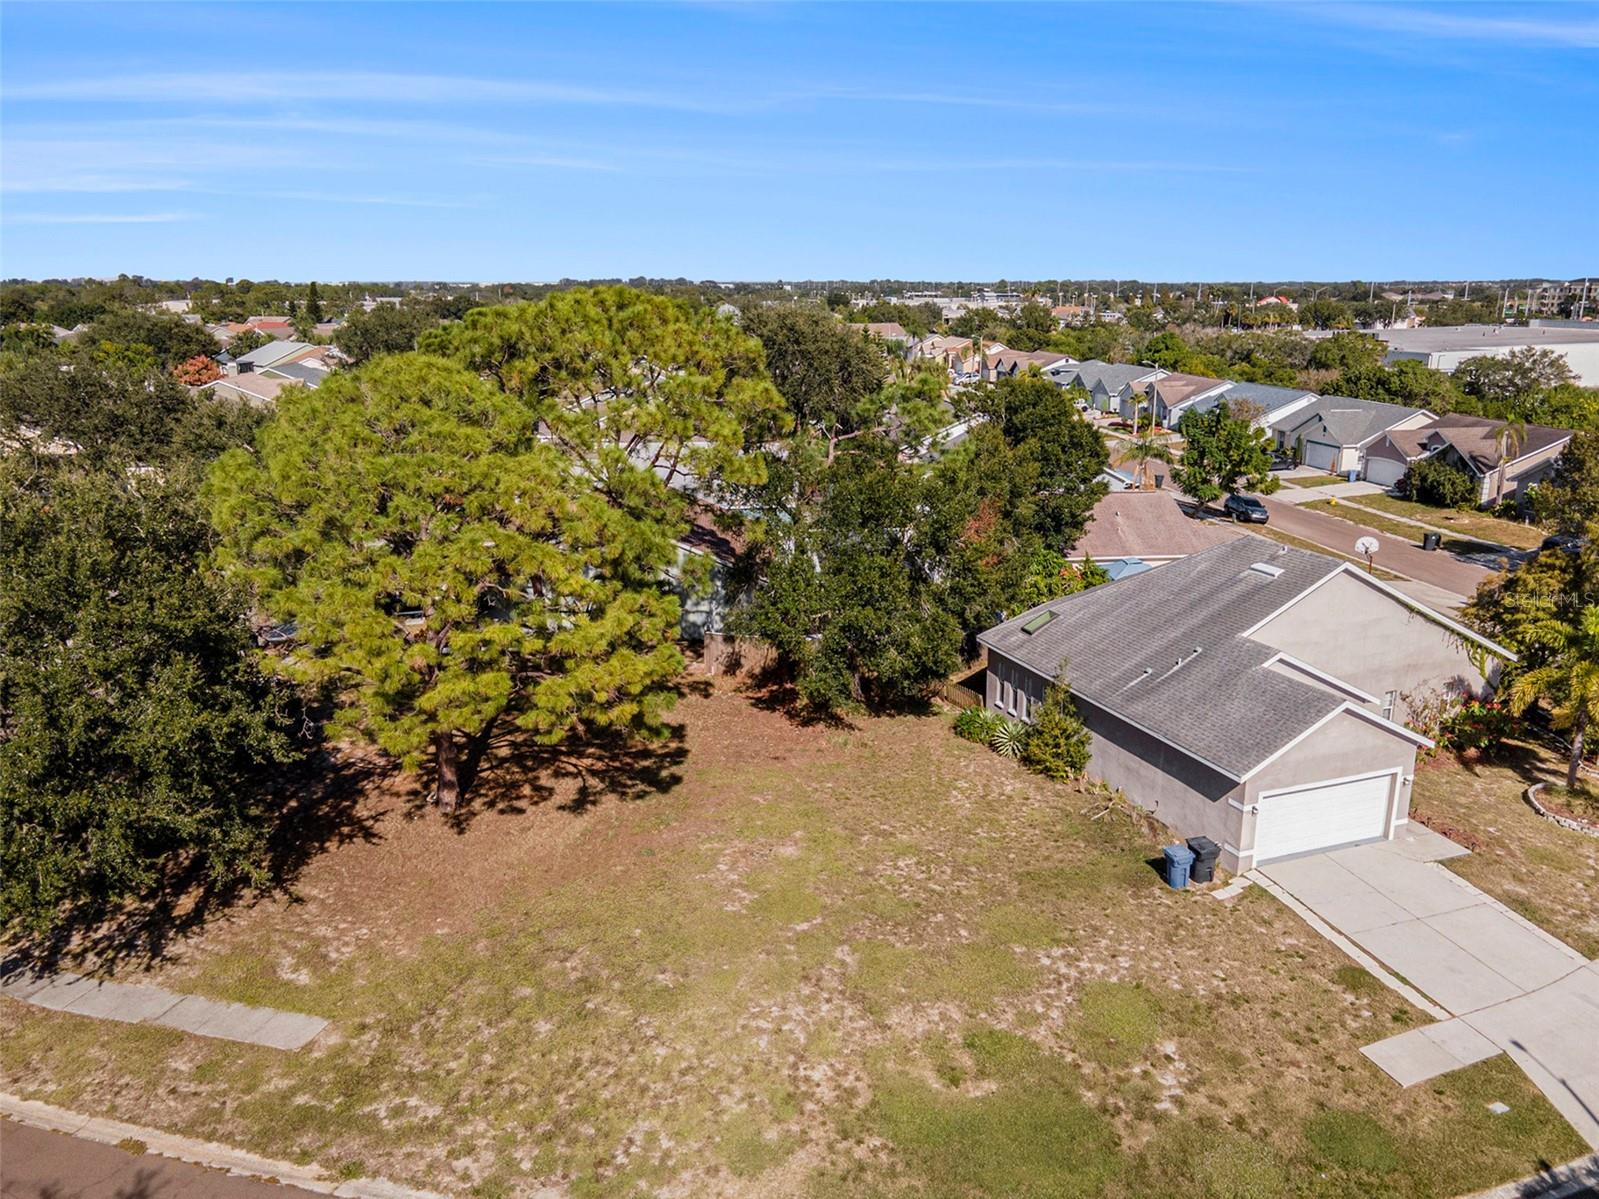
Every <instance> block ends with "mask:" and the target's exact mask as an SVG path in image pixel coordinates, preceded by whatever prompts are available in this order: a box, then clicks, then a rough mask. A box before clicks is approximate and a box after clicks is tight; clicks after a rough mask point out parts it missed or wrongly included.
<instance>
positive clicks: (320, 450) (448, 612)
mask: <svg viewBox="0 0 1599 1199" xmlns="http://www.w3.org/2000/svg"><path fill="white" fill-rule="evenodd" d="M429 344H430V346H432V347H433V348H434V349H436V350H439V351H443V352H446V353H449V354H451V355H452V356H453V357H454V358H455V359H456V361H450V360H448V359H446V358H442V357H439V356H437V355H435V354H419V353H412V354H400V355H386V356H383V357H380V358H376V359H374V360H373V361H371V362H370V363H368V364H367V365H366V366H365V367H363V368H361V369H360V370H358V371H354V372H350V373H342V372H341V373H339V374H336V375H334V376H333V377H332V378H330V379H329V380H328V381H327V382H326V383H324V384H323V385H322V386H321V387H320V388H318V389H317V390H315V391H294V390H293V389H290V390H286V391H285V392H284V393H282V394H281V395H280V397H279V403H278V412H277V416H276V418H275V419H274V420H273V421H271V422H270V423H269V424H268V425H267V426H265V427H264V428H263V430H262V431H261V434H260V437H259V439H258V443H257V453H256V454H255V455H254V456H251V455H249V454H245V453H242V452H241V453H233V454H229V455H226V456H224V457H223V458H222V459H221V460H220V461H219V462H218V464H217V467H216V469H215V470H214V471H213V475H212V484H211V490H210V497H211V506H212V513H213V518H214V520H215V521H216V524H217V527H218V528H219V530H221V532H222V534H223V538H224V543H223V547H222V550H221V551H220V554H219V557H220V558H221V560H222V561H223V562H224V564H225V565H227V566H228V567H229V568H230V569H231V570H233V571H236V572H238V573H239V574H240V575H241V576H242V577H245V578H247V579H249V580H250V581H251V583H252V584H253V585H254V586H255V588H256V591H257V594H258V595H259V597H260V602H261V604H262V606H263V607H264V608H265V609H266V610H267V611H268V612H269V613H271V615H272V616H273V617H274V618H275V619H278V620H281V621H290V622H293V623H294V624H295V625H296V626H297V641H296V648H295V651H294V652H293V653H292V654H290V655H288V656H286V657H284V658H281V659H279V660H278V661H277V663H276V667H277V669H278V670H279V671H280V672H281V673H283V674H285V675H286V676H288V677H290V678H292V679H295V680H296V681H298V682H300V683H302V684H306V685H311V686H318V687H325V688H327V689H328V690H329V691H330V692H331V693H332V694H333V695H334V697H335V699H336V705H337V708H336V715H335V718H334V721H333V729H334V731H335V732H339V733H349V734H360V735H363V736H365V737H368V738H370V739H371V740H373V741H375V742H376V743H377V744H378V745H379V746H381V747H382V748H383V749H385V750H386V751H387V752H389V753H391V754H393V755H394V756H395V757H397V758H399V759H400V760H401V761H402V762H403V763H404V764H405V765H406V766H407V767H411V768H414V767H416V766H418V765H420V763H421V762H422V761H423V759H424V758H425V757H426V756H427V755H428V754H429V753H431V754H432V755H433V757H434V761H435V764H436V769H437V783H436V786H435V797H436V799H437V801H438V802H439V804H440V805H441V806H442V807H444V808H445V809H446V810H453V809H454V807H455V806H456V805H457V804H458V803H459V802H460V799H461V797H462V794H463V793H464V791H465V789H466V787H467V785H468V784H469V783H470V781H471V776H472V774H473V771H474V767H475V763H476V761H477V758H478V755H480V754H481V752H482V749H483V746H484V745H485V744H486V742H487V740H488V738H489V737H490V736H491V735H492V733H493V731H494V730H495V728H496V727H497V726H502V725H503V724H505V723H513V724H514V725H515V726H516V727H519V728H521V729H523V730H526V731H527V732H528V733H529V734H530V735H532V736H533V737H535V738H536V739H538V740H539V741H541V742H544V743H546V744H556V743H559V742H561V741H563V740H565V739H567V738H570V737H574V736H579V735H582V734H584V733H587V732H591V731H595V730H617V731H623V732H626V733H629V734H637V735H645V736H648V735H653V734H656V733H658V732H659V731H660V729H661V717H662V715H663V713H664V712H665V710H666V709H667V707H668V706H669V705H670V703H671V702H672V700H673V697H674V694H675V691H674V684H675V681H676V678H677V675H678V674H679V672H680V671H681V668H682V662H683V660H682V655H681V653H680V652H679V650H678V648H677V645H676V636H677V621H678V604H677V600H676V599H675V598H674V597H673V596H672V595H671V594H670V593H669V591H668V589H667V586H666V584H665V583H664V582H663V579H662V574H663V572H664V571H665V570H666V569H668V568H669V567H671V566H673V565H675V563H676V561H677V549H676V544H675V539H676V538H677V537H678V536H679V535H680V534H681V533H682V531H683V530H684V528H685V527H686V521H685V510H686V507H687V500H686V499H685V498H684V496H683V495H682V494H681V493H680V491H678V490H677V489H675V488H674V487H673V486H672V483H673V482H676V481H680V480H681V478H688V479H692V480H694V481H695V482H696V485H697V486H701V487H708V488H714V487H716V486H717V485H719V484H720V483H721V482H722V481H724V480H726V481H733V482H745V483H748V482H757V481H758V480H759V479H760V477H761V473H762V470H763V463H762V460H761V458H760V456H759V455H758V454H757V453H753V452H751V448H752V441H753V437H754V435H753V434H752V432H751V429H752V428H753V427H755V426H757V425H760V424H762V423H763V422H764V423H766V424H776V423H779V422H780V420H781V418H782V416H783V412H782V407H781V401H780V399H779V397H778V396H777V394H776V392H775V390H774V389H773V388H772V386H771V384H770V383H769V382H768V381H767V380H766V378H765V376H764V374H763V372H762V369H761V357H760V348H759V346H758V345H757V344H756V343H755V342H754V341H753V340H751V339H750V338H748V337H745V336H744V335H743V334H741V333H740V332H739V331H738V330H737V328H736V327H734V326H732V325H731V324H728V323H726V322H716V321H714V320H711V319H709V318H708V317H707V316H706V315H705V314H703V313H702V312H700V311H699V310H696V309H692V308H690V307H688V306H686V305H683V304H680V303H679V302H677V301H671V300H666V299H664V298H662V297H655V296H645V295H642V294H641V293H637V292H631V291H629V290H628V289H625V288H607V289H599V290H597V291H593V292H587V291H575V292H563V293H559V294H558V295H555V296H552V297H550V298H549V299H548V300H545V301H542V302H539V303H536V304H521V305H512V306H505V307H500V308H495V309H488V310H477V311H474V312H472V313H470V314H468V317H467V320H466V321H465V322H464V323H463V324H462V325H460V326H457V327H453V328H451V329H449V330H440V331H438V332H436V333H434V334H430V341H429Z"/></svg>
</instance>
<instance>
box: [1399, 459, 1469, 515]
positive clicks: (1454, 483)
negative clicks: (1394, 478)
mask: <svg viewBox="0 0 1599 1199" xmlns="http://www.w3.org/2000/svg"><path fill="white" fill-rule="evenodd" d="M1397 490H1398V491H1399V494H1400V495H1402V496H1404V497H1405V499H1407V500H1415V501H1416V502H1417V503H1419V504H1431V505H1432V506H1433V507H1434V508H1469V507H1471V506H1472V504H1473V503H1475V501H1476V499H1477V485H1476V484H1475V483H1474V482H1472V479H1471V476H1470V475H1468V474H1467V473H1466V472H1465V471H1463V470H1457V469H1456V468H1455V467H1453V466H1450V465H1449V464H1448V463H1447V462H1440V461H1439V460H1438V459H1436V458H1423V459H1422V460H1421V461H1420V462H1417V463H1415V464H1414V465H1412V466H1411V468H1410V469H1409V470H1407V471H1406V472H1405V473H1404V477H1403V478H1401V479H1400V480H1399V486H1398V489H1397Z"/></svg>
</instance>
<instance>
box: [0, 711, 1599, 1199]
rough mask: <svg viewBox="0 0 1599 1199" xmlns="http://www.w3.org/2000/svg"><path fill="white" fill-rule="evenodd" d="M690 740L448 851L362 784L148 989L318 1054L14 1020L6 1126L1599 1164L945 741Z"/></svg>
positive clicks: (555, 1186)
mask: <svg viewBox="0 0 1599 1199" xmlns="http://www.w3.org/2000/svg"><path fill="white" fill-rule="evenodd" d="M681 716H682V718H683V720H684V722H685V727H684V730H683V739H682V743H681V747H680V755H679V756H680V758H681V760H680V761H674V762H670V763H669V764H667V765H666V766H664V767H661V768H660V771H661V772H660V773H659V774H658V775H657V779H656V781H657V784H658V785H657V786H656V788H655V789H654V790H652V791H648V790H647V791H643V792H637V791H635V792H632V793H631V795H632V797H631V798H621V797H619V796H617V795H615V794H611V793H608V792H607V791H605V790H603V789H601V788H598V787H595V786H592V785H590V786H589V787H588V789H587V791H585V789H584V786H585V779H587V780H588V782H589V783H590V784H592V782H593V778H592V776H591V775H587V774H583V775H579V776H577V777H568V778H566V779H563V780H561V781H559V782H557V783H552V784H550V789H549V790H547V791H546V790H539V789H531V790H526V791H520V790H519V784H517V783H515V781H514V780H507V779H504V778H502V779H501V780H499V783H498V787H497V790H495V791H494V792H492V793H491V794H493V796H494V797H495V799H496V804H497V810H495V811H490V812H484V813H481V814H480V815H478V816H477V818H476V819H475V820H473V821H472V822H471V823H470V824H469V825H468V826H467V827H466V828H465V829H464V830H463V831H460V832H453V831H450V830H448V829H446V828H445V827H444V826H443V825H442V824H441V823H440V821H439V820H438V818H437V817H436V816H434V815H432V814H425V815H422V816H421V817H420V818H415V817H414V816H413V815H411V814H410V808H409V805H408V799H409V798H410V797H409V794H408V793H407V792H406V791H405V789H404V788H403V787H402V786H400V785H398V784H397V783H393V782H390V783H389V784H388V785H381V784H371V785H369V788H368V791H367V793H366V795H365V797H364V799H363V801H362V802H363V805H364V809H363V810H364V811H365V812H366V813H367V814H368V815H369V816H370V817H371V818H372V820H373V824H372V828H371V830H370V832H369V834H368V835H367V836H365V837H361V838H356V839H354V840H352V841H350V842H349V843H347V844H344V845H342V846H341V847H339V848H337V849H335V850H332V851H330V852H329V853H327V854H326V855H324V856H323V857H321V858H320V859H318V860H317V861H315V862H314V863H313V864H312V865H311V866H310V867H309V868H308V869H307V870H306V871H305V872H304V873H303V874H302V875H301V877H300V880H299V883H298V886H297V894H296V895H295V896H294V897H292V898H283V899H273V900H268V901H263V902H261V903H259V904H257V905H256V906H254V907H252V908H249V909H244V910H239V911H237V912H235V913H234V914H233V915H232V916H231V917H230V918H228V919H227V920H225V921H222V922H217V923H213V924H212V925H211V926H210V927H208V928H207V929H205V930H204V931H203V932H202V933H200V934H198V935H196V936H195V937H193V938H191V939H190V940H189V942H187V943H186V944H184V945H181V946H179V947H177V948H176V949H175V950H174V953H173V955H172V957H171V958H170V960H168V961H166V962H164V963H162V964H160V965H159V966H158V968H157V969H156V970H155V971H154V974H155V976H156V977H157V978H158V979H159V980H160V981H162V982H164V983H166V984H168V985H171V986H175V987H178V988H180V989H184V990H189V991H194V992H203V993H204V994H207V995H211V996H215V997H218V998H226V999H234V1000H242V1001H248V1002H253V1003H266V1004H275V1005H278V1006H281V1007H285V1008H294V1009H300V1010H305V1011H311V1012H317V1013H320V1014H323V1015H326V1016H328V1017H329V1018H330V1019H331V1020H332V1021H333V1027H332V1028H331V1029H330V1030H329V1032H328V1033H326V1034H324V1036H323V1037H322V1038H321V1039H319V1041H318V1042H317V1043H316V1044H315V1045H313V1046H311V1047H309V1048H308V1049H307V1050H304V1051H302V1052H300V1053H298V1054H284V1053H279V1052H274V1051H271V1050H265V1049H258V1048H253V1047H248V1046H242V1045H235V1044H229V1043H226V1042H218V1041H210V1040H205V1039H202V1038H196V1037H190V1036H185V1035H182V1034H179V1033H176V1032H168V1031H164V1030H160V1029H149V1028H136V1027H128V1026H118V1025H110V1024H104V1023H100V1022H95V1021H91V1020H87V1019H82V1018H76V1017H72V1016H67V1015H62V1014H58V1013H51V1012H45V1011H39V1010H37V1009H33V1008H28V1007H25V1006H23V1005H20V1004H16V1003H11V1002H9V1001H5V1002H3V1003H0V1042H3V1049H0V1055H3V1056H0V1068H3V1070H4V1074H5V1077H6V1079H7V1085H8V1087H9V1088H10V1089H12V1090H17V1091H21V1092H22V1093H24V1094H26V1095H28V1096H30V1097H34V1098H40V1099H46V1100H50V1101H53V1102H56V1103H61V1104H65V1105H68V1106H71V1107H75V1108H80V1109H84V1110H89V1111H92V1112H95V1113H101V1114H106V1115H114V1116H117V1117H120V1118H123V1119H129V1120H136V1121H140V1122H143V1123H150V1124H156V1125H160V1126H163V1127H166V1128H170V1129H173V1130H177V1131H182V1132H185V1133H188V1134H191V1135H197V1136H202V1137H206V1138H211V1139H217V1140H222V1141H226V1142H232V1143H236V1144H241V1145H245V1146H247V1147H249V1148H251V1149H255V1150H258V1151H261V1152H267V1153H272V1154H275V1155H279V1156H287V1157H293V1158H298V1159H303V1160H316V1161H319V1162H321V1163H323V1164H325V1165H328V1166H331V1167H333V1168H337V1169H342V1170H344V1171H346V1172H347V1173H350V1174H357V1173H375V1174H381V1175H386V1176H388V1177H390V1178H394V1179H398V1180H405V1181H410V1182H416V1183H419V1184H425V1185H430V1186H433V1187H437V1188H439V1189H443V1190H447V1191H450V1192H452V1193H460V1194H475V1195H484V1196H496V1195H504V1196H511V1195H516V1196H528V1195H537V1196H540V1197H541V1199H544V1197H548V1199H555V1197H558V1196H566V1195H571V1196H593V1195H641V1194H663V1195H675V1196H701V1195H710V1196H751V1197H753V1196H802V1195H804V1196H820V1197H827V1199H855V1197H862V1199H864V1197H868V1196H873V1197H875V1196H882V1195H889V1196H895V1195H905V1196H913V1195H914V1196H951V1197H961V1199H969V1197H972V1196H1099V1195H1104V1196H1111V1197H1125V1199H1132V1197H1135V1196H1144V1195H1148V1194H1151V1193H1154V1192H1155V1191H1157V1190H1165V1189H1167V1188H1168V1186H1170V1185H1172V1179H1173V1178H1174V1177H1177V1178H1180V1179H1181V1183H1180V1185H1181V1188H1182V1190H1183V1192H1184V1193H1185V1194H1188V1195H1195V1196H1206V1197H1210V1199H1234V1197H1243V1199H1248V1197H1251V1196H1254V1197H1259V1199H1275V1197H1277V1196H1281V1195H1295V1196H1321V1195H1326V1196H1348V1197H1354V1196H1367V1195H1392V1196H1406V1197H1409V1196H1447V1195H1456V1194H1459V1193H1462V1192H1465V1191H1469V1190H1472V1189H1475V1188H1478V1187H1482V1186H1487V1185H1489V1184H1491V1183H1495V1182H1499V1181H1502V1180H1505V1179H1508V1178H1511V1177H1514V1176H1517V1175H1521V1174H1525V1173H1528V1172H1530V1171H1531V1170H1532V1169H1533V1168H1534V1167H1535V1165H1536V1163H1537V1162H1538V1161H1539V1160H1540V1159H1543V1160H1547V1161H1562V1160H1565V1159H1568V1158H1570V1157H1573V1156H1575V1155H1576V1154H1577V1153H1578V1152H1579V1151H1580V1149H1581V1145H1580V1143H1579V1142H1578V1141H1577V1139H1576V1137H1575V1135H1574V1134H1573V1133H1571V1131H1570V1130H1569V1129H1567V1128H1566V1127H1565V1126H1564V1125H1563V1124H1562V1123H1561V1122H1560V1120H1559V1118H1558V1117H1557V1116H1555V1115H1554V1113H1553V1112H1552V1111H1551V1109H1549V1108H1548V1106H1547V1105H1546V1104H1545V1103H1544V1101H1543V1100H1542V1098H1541V1097H1540V1096H1539V1095H1538V1094H1537V1093H1536V1091H1535V1090H1534V1089H1533V1088H1532V1087H1531V1085H1530V1084H1529V1083H1528V1082H1527V1081H1526V1080H1525V1078H1524V1077H1523V1076H1522V1075H1521V1074H1520V1073H1519V1071H1517V1070H1516V1069H1515V1068H1514V1067H1512V1066H1510V1065H1509V1064H1508V1063H1507V1062H1506V1061H1505V1060H1504V1059H1502V1058H1500V1059H1494V1060H1491V1061H1488V1062H1485V1063H1483V1064H1481V1065H1479V1066H1475V1067H1472V1068H1471V1069H1468V1070H1465V1071H1461V1072H1459V1073H1456V1074H1452V1075H1448V1076H1445V1077H1443V1078H1440V1079H1438V1080H1436V1081H1435V1082H1432V1083H1428V1084H1426V1085H1423V1086H1418V1087H1414V1088H1411V1089H1409V1090H1404V1091H1401V1090H1399V1089H1398V1088H1397V1087H1395V1086H1394V1085H1393V1084H1392V1083H1391V1082H1390V1081H1389V1080H1388V1079H1387V1078H1386V1077H1385V1076H1384V1075H1382V1074H1381V1073H1380V1072H1379V1071H1378V1070H1377V1069H1376V1068H1375V1067H1373V1066H1372V1065H1371V1064H1370V1063H1369V1062H1367V1061H1366V1060H1365V1058H1363V1057H1362V1056H1361V1055H1360V1054H1359V1053H1358V1049H1359V1047H1360V1046H1361V1045H1364V1044H1368V1043H1370V1042H1372V1041H1375V1040H1378V1039H1380V1038H1382V1037H1385V1036H1389V1035H1391V1034H1393V1033H1394V1032H1397V1031H1399V1030H1401V1029H1403V1028H1405V1027H1407V1026H1413V1025H1415V1024H1417V1023H1418V1022H1420V1021H1421V1020H1423V1019H1424V1017H1422V1016H1420V1015H1419V1014H1418V1013H1417V1012H1415V1011H1414V1010H1412V1009H1410V1008H1408V1007H1407V1005H1406V1004H1405V1003H1404V1002H1403V1001H1402V1000H1400V999H1399V998H1398V997H1397V996H1395V995H1393V994H1392V993H1390V992H1388V991H1386V990H1384V989H1383V988H1382V987H1381V986H1379V985H1377V984H1376V983H1375V980H1373V979H1372V978H1371V977H1370V976H1369V975H1367V974H1366V973H1365V972H1364V971H1362V970H1360V969H1359V968H1358V967H1355V966H1353V965H1352V964H1351V963H1350V962H1348V961H1347V960H1346V959H1344V958H1343V957H1341V956H1340V955H1339V954H1338V953H1336V952H1335V951H1334V950H1333V949H1332V948H1331V947H1330V946H1328V945H1327V944H1326V943H1325V942H1323V941H1322V940H1321V939H1320V938H1319V937H1317V936H1316V934H1315V933H1313V932H1311V931H1310V930H1309V929H1308V928H1306V927H1305V926H1304V925H1303V924H1301V923H1300V922H1299V921H1298V920H1297V918H1295V917H1294V916H1293V915H1292V914H1290V913H1289V912H1288V911H1287V910H1286V909H1284V908H1282V907H1280V906H1279V905H1277V904H1276V903H1275V902H1273V901H1272V900H1271V899H1270V897H1269V896H1267V895H1265V894H1264V893H1261V892H1260V891H1258V890H1256V889H1251V890H1249V891H1246V892H1245V893H1244V894H1243V895H1242V896H1241V897H1240V898H1239V899H1237V900H1235V901H1234V902H1233V904H1232V905H1231V906H1226V905H1223V904H1221V903H1218V902H1216V901H1215V900H1213V899H1210V898H1208V897H1206V896H1203V895H1195V894H1188V895H1177V894H1174V893H1172V892H1170V891H1168V890H1167V889H1166V888H1165V887H1164V886H1163V885H1162V884H1161V882H1160V880H1159V879H1158V877H1157V875H1156V874H1155V873H1154V871H1153V870H1152V869H1151V868H1150V866H1149V864H1148V860H1149V859H1150V858H1151V857H1153V856H1155V854H1156V852H1157V846H1158V840H1157V839H1156V838H1155V837H1154V836H1152V835H1151V830H1149V829H1148V828H1146V827H1145V826H1144V825H1143V824H1142V822H1141V821H1140V820H1139V819H1138V818H1136V817H1134V816H1132V815H1131V814H1129V813H1128V812H1127V811H1126V810H1125V809H1122V808H1119V807H1117V806H1115V805H1110V804H1107V802H1106V801H1105V799H1104V798H1103V797H1101V796H1099V795H1096V794H1093V793H1091V792H1086V791H1079V790H1076V789H1072V788H1068V787H1064V786H1057V785H1054V784H1049V783H1044V782H1041V781H1039V780H1038V779H1036V778H1034V777H1032V776H1029V775H1027V774H1025V773H1024V772H1023V771H1021V770H1020V769H1019V768H1018V767H1016V766H1015V765H1014V764H1012V763H1009V762H1006V761H1004V760H1002V759H1000V758H998V757H996V756H994V755H993V754H990V753H989V752H987V751H986V750H984V749H982V748H980V747H977V746H973V745H970V744H968V743H966V742H962V741H959V740H957V739H956V738H955V737H954V736H952V735H951V733H950V732H949V728H948V720H947V719H946V718H944V717H927V718H919V719H916V718H906V719H897V720H863V721H862V722H860V724H859V725H858V726H857V727H854V728H847V729H831V728H799V727H796V726H794V725H793V724H791V723H789V722H788V721H786V720H785V719H784V718H783V717H782V716H781V715H778V714H776V713H773V712H769V711H765V710H762V709H761V708H758V707H755V706H752V705H751V704H750V702H749V701H748V700H747V699H746V698H744V697H742V696H740V695H737V694H733V693H731V692H729V691H726V690H724V691H721V692H718V693H715V694H711V695H709V696H705V697H701V698H696V699H692V700H689V701H687V702H686V703H685V704H684V705H683V708H682V710H681ZM538 782H540V780H531V781H530V782H529V786H530V787H532V786H533V785H534V784H536V783H538ZM519 795H521V796H523V797H524V800H525V802H518V796H519ZM518 808H523V809H525V810H517V809H518ZM1494 1100H1502V1101H1504V1102H1505V1103H1508V1104H1509V1105H1510V1107H1511V1109H1512V1110H1511V1113H1510V1114H1509V1115H1506V1116H1494V1115H1492V1114H1490V1113H1489V1112H1488V1110H1487V1106H1486V1105H1487V1104H1488V1103H1489V1102H1491V1101H1494Z"/></svg>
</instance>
